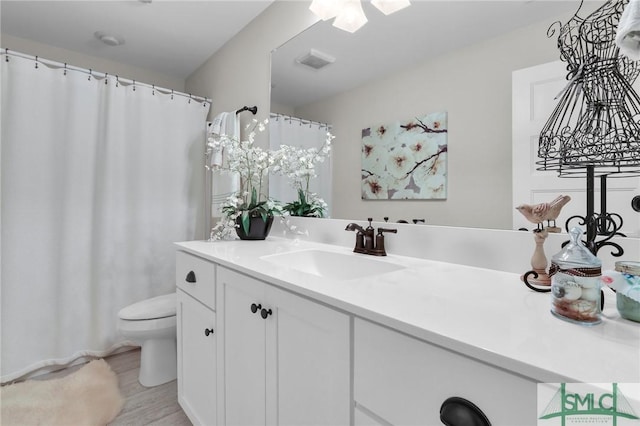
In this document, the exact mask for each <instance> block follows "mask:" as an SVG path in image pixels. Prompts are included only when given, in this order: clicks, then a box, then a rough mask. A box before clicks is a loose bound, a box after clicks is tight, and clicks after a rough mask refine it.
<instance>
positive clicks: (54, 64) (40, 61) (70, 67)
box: [0, 48, 211, 103]
mask: <svg viewBox="0 0 640 426" xmlns="http://www.w3.org/2000/svg"><path fill="white" fill-rule="evenodd" d="M0 55H3V56H4V57H5V61H7V62H9V58H10V57H11V56H15V57H18V58H23V59H28V60H31V61H34V62H35V67H36V68H37V67H38V64H42V65H44V66H47V67H49V68H54V69H63V70H64V71H65V73H66V72H67V71H74V72H79V73H83V74H87V75H89V78H91V77H94V78H96V79H98V80H101V79H105V78H109V77H115V79H116V82H117V83H118V84H122V85H124V86H134V87H135V86H140V87H146V88H148V89H152V90H154V91H158V92H160V93H162V94H165V95H171V96H181V97H185V98H189V99H193V100H194V101H196V102H206V103H211V99H209V98H203V97H201V96H195V95H192V94H190V93H182V92H177V91H175V90H173V89H166V88H164V87H158V86H156V85H153V84H148V83H141V82H139V81H136V80H129V79H127V78H122V77H119V76H118V75H117V74H109V73H103V72H98V71H94V70H92V69H86V68H80V67H76V66H73V65H69V64H67V63H62V62H56V61H52V60H49V59H42V58H40V57H39V56H33V55H28V54H26V53H21V52H16V51H15V50H10V49H7V48H2V51H0Z"/></svg>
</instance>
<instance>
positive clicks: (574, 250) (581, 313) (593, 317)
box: [549, 227, 602, 325]
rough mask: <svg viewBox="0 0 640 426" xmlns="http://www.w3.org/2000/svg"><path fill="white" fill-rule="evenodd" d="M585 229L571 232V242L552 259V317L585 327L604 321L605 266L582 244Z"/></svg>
mask: <svg viewBox="0 0 640 426" xmlns="http://www.w3.org/2000/svg"><path fill="white" fill-rule="evenodd" d="M581 235H582V229H580V228H578V227H575V228H573V229H571V231H570V232H569V236H570V237H571V241H569V243H568V244H567V245H566V246H565V247H564V248H563V249H562V250H561V251H560V252H559V253H557V254H555V255H554V256H553V257H552V258H551V268H550V270H549V275H551V313H552V314H553V315H555V316H557V317H558V318H561V319H563V320H566V321H569V322H573V323H576V324H583V325H594V324H599V323H600V322H601V321H602V312H601V306H600V303H601V295H600V287H601V281H600V277H601V274H602V262H601V261H600V260H599V259H598V258H597V257H596V256H594V255H593V254H592V253H591V252H590V251H589V250H588V249H587V248H586V247H585V246H584V244H582V241H581V240H580V236H581Z"/></svg>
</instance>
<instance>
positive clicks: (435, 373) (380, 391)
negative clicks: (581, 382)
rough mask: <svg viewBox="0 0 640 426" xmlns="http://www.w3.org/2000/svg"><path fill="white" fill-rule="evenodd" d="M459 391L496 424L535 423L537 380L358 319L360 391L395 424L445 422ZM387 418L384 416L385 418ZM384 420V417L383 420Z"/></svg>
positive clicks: (358, 396) (362, 399)
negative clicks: (446, 406) (443, 409)
mask: <svg viewBox="0 0 640 426" xmlns="http://www.w3.org/2000/svg"><path fill="white" fill-rule="evenodd" d="M452 396H458V397H462V398H464V399H467V400H469V401H471V402H472V403H474V404H475V405H476V406H478V407H479V408H480V409H481V410H482V411H483V412H484V414H485V415H486V416H487V418H488V419H489V421H490V422H491V424H492V425H496V426H498V425H522V426H525V425H535V424H536V421H537V414H536V409H537V408H536V401H537V385H536V383H535V382H533V381H530V380H527V379H525V378H523V377H520V376H517V375H515V374H512V373H509V372H507V371H505V370H502V369H500V368H496V367H493V366H490V365H487V364H484V363H481V362H479V361H476V360H474V359H472V358H467V357H465V356H462V355H460V354H457V353H455V352H451V351H448V350H445V349H442V348H440V347H438V346H435V345H431V344H429V343H426V342H423V341H421V340H417V339H414V338H412V337H408V336H406V335H403V334H401V333H398V332H395V331H393V330H390V329H388V328H385V327H381V326H379V325H376V324H373V323H371V322H368V321H364V320H359V319H356V320H355V325H354V397H355V400H356V405H357V406H363V407H365V408H366V409H367V410H368V411H369V412H371V413H372V414H373V415H374V416H375V417H376V418H380V419H384V421H386V422H388V423H390V424H428V425H431V424H433V425H436V424H440V406H441V405H442V403H443V402H444V401H445V400H446V399H447V398H449V397H452ZM381 423H382V422H381ZM382 424H384V423H382Z"/></svg>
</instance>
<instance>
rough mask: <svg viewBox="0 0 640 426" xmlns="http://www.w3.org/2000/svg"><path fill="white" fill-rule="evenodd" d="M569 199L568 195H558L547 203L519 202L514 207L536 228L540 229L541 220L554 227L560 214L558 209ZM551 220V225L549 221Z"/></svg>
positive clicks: (541, 227) (541, 226)
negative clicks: (531, 203)
mask: <svg viewBox="0 0 640 426" xmlns="http://www.w3.org/2000/svg"><path fill="white" fill-rule="evenodd" d="M569 201H571V197H570V196H568V195H559V196H558V197H556V199H555V200H553V201H551V202H549V203H540V204H535V205H529V204H521V205H519V206H518V207H516V210H518V211H519V212H520V213H522V215H523V216H524V217H525V218H526V219H527V220H528V221H529V222H531V223H535V224H536V225H537V230H542V229H543V228H544V226H543V225H542V222H544V221H547V226H549V227H552V228H556V219H557V218H558V216H559V215H560V211H561V210H562V207H564V205H565V204H567V203H568V202H569ZM552 221H553V226H551V222H552Z"/></svg>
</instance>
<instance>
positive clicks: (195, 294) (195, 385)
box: [176, 251, 217, 426]
mask: <svg viewBox="0 0 640 426" xmlns="http://www.w3.org/2000/svg"><path fill="white" fill-rule="evenodd" d="M176 284H177V287H178V289H177V290H176V291H177V295H176V300H177V305H176V321H177V339H178V340H177V349H178V354H177V361H178V402H179V403H180V406H181V407H182V409H183V410H184V412H185V413H186V414H187V416H188V417H189V420H191V422H192V423H193V424H195V425H207V426H212V425H215V424H216V407H217V401H216V368H217V364H216V356H217V350H216V341H217V329H216V316H215V311H214V309H215V265H214V264H213V263H212V262H209V261H207V260H205V259H202V258H199V257H197V256H192V255H190V254H187V253H184V252H180V251H179V252H177V254H176Z"/></svg>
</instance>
